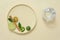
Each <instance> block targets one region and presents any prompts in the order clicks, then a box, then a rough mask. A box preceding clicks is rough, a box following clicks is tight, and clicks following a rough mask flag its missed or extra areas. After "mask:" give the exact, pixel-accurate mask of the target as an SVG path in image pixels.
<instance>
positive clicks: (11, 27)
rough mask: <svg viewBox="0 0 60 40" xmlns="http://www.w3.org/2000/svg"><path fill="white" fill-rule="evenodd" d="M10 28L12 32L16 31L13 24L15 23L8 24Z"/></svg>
mask: <svg viewBox="0 0 60 40" xmlns="http://www.w3.org/2000/svg"><path fill="white" fill-rule="evenodd" d="M8 26H9V27H8V28H9V29H10V30H15V29H16V27H15V25H14V24H13V23H8Z"/></svg>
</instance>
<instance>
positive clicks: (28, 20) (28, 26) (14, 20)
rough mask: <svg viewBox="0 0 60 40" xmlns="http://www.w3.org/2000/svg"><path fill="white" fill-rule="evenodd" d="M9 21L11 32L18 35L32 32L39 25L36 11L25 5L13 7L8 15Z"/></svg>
mask: <svg viewBox="0 0 60 40" xmlns="http://www.w3.org/2000/svg"><path fill="white" fill-rule="evenodd" d="M7 20H8V28H9V30H10V31H12V32H15V33H18V34H25V33H29V32H31V31H32V30H33V29H34V28H35V27H36V24H37V19H36V15H35V11H34V10H33V9H32V8H31V7H30V6H28V5H25V4H18V5H15V6H14V7H12V8H11V9H10V11H9V13H8V15H7Z"/></svg>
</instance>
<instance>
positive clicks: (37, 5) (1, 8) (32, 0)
mask: <svg viewBox="0 0 60 40" xmlns="http://www.w3.org/2000/svg"><path fill="white" fill-rule="evenodd" d="M16 4H27V5H29V6H31V7H32V8H33V9H34V10H35V12H36V16H37V19H38V24H37V26H36V28H35V29H34V31H33V32H31V33H30V34H27V35H17V34H15V33H12V32H10V31H9V30H8V25H7V14H8V11H9V10H10V8H12V7H13V6H14V5H16ZM48 7H52V8H54V9H55V10H56V20H55V22H54V23H52V24H49V25H48V24H46V23H45V22H44V21H43V19H42V13H43V9H44V8H48ZM59 7H60V0H0V40H60V9H59Z"/></svg>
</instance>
